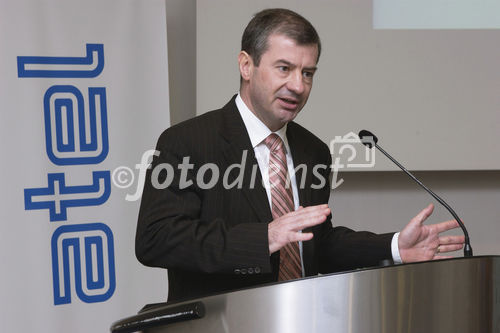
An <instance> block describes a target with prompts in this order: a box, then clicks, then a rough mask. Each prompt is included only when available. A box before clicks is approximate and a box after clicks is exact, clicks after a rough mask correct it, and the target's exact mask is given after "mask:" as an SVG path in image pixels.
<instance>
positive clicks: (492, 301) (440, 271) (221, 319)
mask: <svg viewBox="0 0 500 333" xmlns="http://www.w3.org/2000/svg"><path fill="white" fill-rule="evenodd" d="M199 300H200V301H202V302H203V303H204V304H205V307H206V314H205V317H204V318H202V319H196V320H191V321H187V322H180V323H175V324H171V325H168V326H164V327H158V328H154V329H150V330H147V332H148V333H149V332H176V333H182V332H190V333H196V332H207V333H210V332H218V333H220V332H238V333H254V332H262V333H266V332H269V333H276V332H286V333H295V332H371V333H378V332H408V333H410V332H415V333H417V332H418V333H421V332H426V333H433V332H436V333H437V332H440V333H442V332H454V333H460V332H464V333H465V332H467V333H469V332H495V333H498V332H500V257H498V256H484V257H472V258H458V259H451V260H441V261H433V262H424V263H416V264H407V265H398V266H391V267H385V268H379V269H365V270H358V271H352V272H347V273H341V274H331V275H324V276H318V277H314V278H306V279H301V280H296V281H291V282H284V283H278V284H272V285H268V286H264V287H259V288H252V289H246V290H240V291H235V292H232V293H227V294H222V295H217V296H211V297H206V298H201V299H199ZM165 307H168V306H165ZM151 315H152V316H154V311H152V312H151Z"/></svg>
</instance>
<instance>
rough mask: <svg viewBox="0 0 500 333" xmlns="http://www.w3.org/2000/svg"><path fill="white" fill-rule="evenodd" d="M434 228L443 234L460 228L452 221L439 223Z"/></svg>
mask: <svg viewBox="0 0 500 333" xmlns="http://www.w3.org/2000/svg"><path fill="white" fill-rule="evenodd" d="M434 226H435V228H436V230H437V232H438V233H441V232H445V231H448V230H451V229H455V228H458V227H459V224H458V222H457V221H455V220H450V221H445V222H441V223H437V224H435V225H434Z"/></svg>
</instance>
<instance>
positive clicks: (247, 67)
mask: <svg viewBox="0 0 500 333" xmlns="http://www.w3.org/2000/svg"><path fill="white" fill-rule="evenodd" d="M238 64H239V66H240V75H241V78H242V79H243V80H244V81H248V80H249V79H250V77H251V76H252V71H253V68H254V64H253V60H252V57H251V56H250V55H249V54H248V53H246V52H245V51H240V53H239V54H238Z"/></svg>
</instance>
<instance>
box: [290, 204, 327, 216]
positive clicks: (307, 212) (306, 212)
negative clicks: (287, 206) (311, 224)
mask: <svg viewBox="0 0 500 333" xmlns="http://www.w3.org/2000/svg"><path fill="white" fill-rule="evenodd" d="M330 213H331V211H330V208H328V205H318V206H309V207H306V208H301V209H298V210H296V211H293V212H290V213H287V214H286V215H283V216H284V217H286V218H293V219H296V218H310V217H313V216H316V215H326V216H328V215H329V214H330Z"/></svg>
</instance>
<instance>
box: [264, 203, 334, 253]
mask: <svg viewBox="0 0 500 333" xmlns="http://www.w3.org/2000/svg"><path fill="white" fill-rule="evenodd" d="M328 215H330V208H328V205H318V206H310V207H307V208H302V207H299V209H298V210H296V211H294V212H290V213H287V214H285V215H283V216H280V217H279V218H277V219H275V220H273V221H272V222H271V223H269V226H268V237H269V253H274V252H276V251H278V250H279V249H281V248H282V247H283V246H285V245H286V244H287V243H291V242H299V241H307V240H310V239H312V238H313V234H312V233H311V232H300V231H301V230H302V229H305V228H308V227H312V226H315V225H317V224H320V223H323V222H325V220H326V217H327V216H328Z"/></svg>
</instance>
